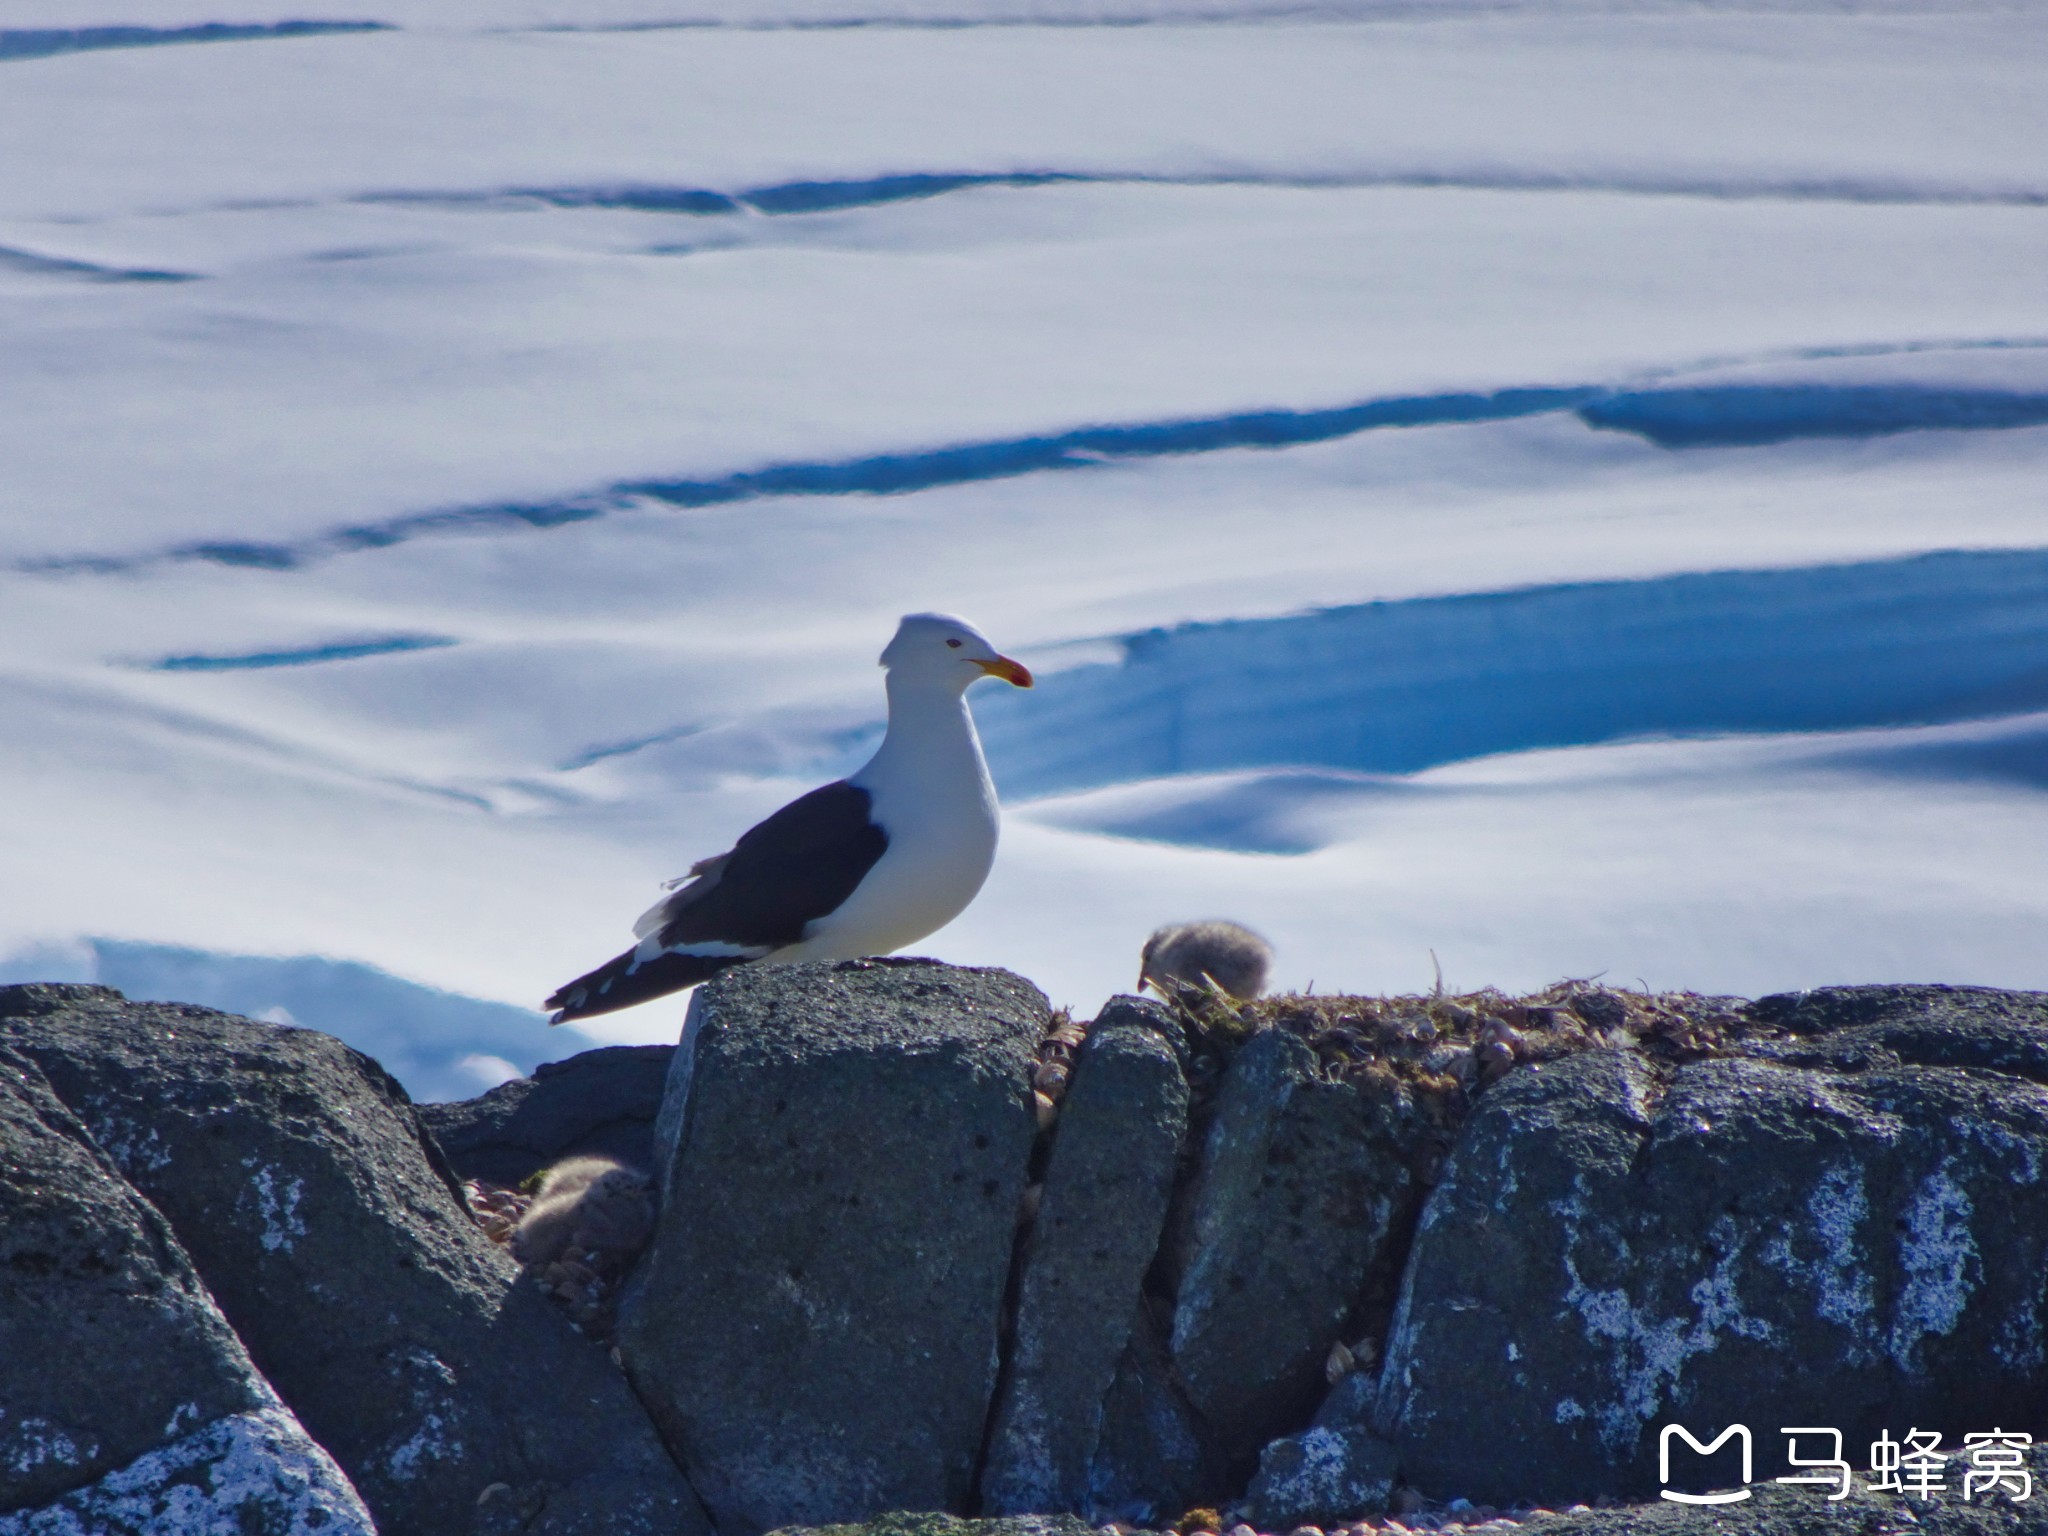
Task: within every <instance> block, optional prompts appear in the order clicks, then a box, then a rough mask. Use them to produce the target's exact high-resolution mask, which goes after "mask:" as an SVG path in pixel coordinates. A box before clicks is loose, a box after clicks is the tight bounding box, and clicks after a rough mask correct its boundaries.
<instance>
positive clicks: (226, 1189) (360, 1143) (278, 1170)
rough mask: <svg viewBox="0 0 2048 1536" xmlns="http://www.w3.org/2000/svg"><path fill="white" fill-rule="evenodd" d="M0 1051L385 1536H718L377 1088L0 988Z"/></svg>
mask: <svg viewBox="0 0 2048 1536" xmlns="http://www.w3.org/2000/svg"><path fill="white" fill-rule="evenodd" d="M0 1045H4V1046H8V1047H11V1048H12V1049H13V1050H15V1051H17V1052H18V1053H20V1054H21V1055H22V1056H23V1057H26V1058H28V1059H30V1060H32V1061H33V1062H34V1063H35V1064H36V1065H37V1066H38V1067H39V1068H40V1069H41V1071H42V1072H43V1074H44V1076H45V1077H46V1078H47V1079H48V1081H49V1083H50V1085H51V1087H52V1089H53V1090H54V1091H55V1093H56V1094H57V1096H58V1097H59V1098H60V1099H61V1100H62V1101H63V1102H64V1103H65V1104H66V1105H67V1106H68V1107H70V1109H71V1110H72V1111H73V1112H74V1113H76V1114H77V1115H78V1117H79V1118H80V1119H81V1120H82V1121H83V1122H84V1123H85V1124H86V1126H87V1127H88V1128H89V1130H90V1133H91V1135H92V1137H93V1139H94V1141H95V1142H96V1143H97V1144H98V1145H99V1146H100V1147H101V1148H103V1149H104V1150H105V1151H106V1153H107V1154H108V1156H109V1157H110V1159H111V1160H112V1162H113V1163H114V1164H115V1166H116V1167H117V1168H118V1169H119V1171H120V1172H121V1174H122V1175H123V1176H124V1177H125V1178H126V1179H127V1181H128V1182H129V1183H130V1184H132V1185H133V1186H134V1187H135V1188H136V1189H137V1190H139V1191H140V1192H141V1193H142V1194H143V1195H144V1196H145V1197H147V1199H148V1200H149V1202H150V1203H151V1205H153V1206H154V1207H155V1208H156V1209H157V1210H158V1211H161V1212H162V1213H163V1215H164V1217H165V1218H166V1219H167V1220H168V1221H169V1224H170V1227H171V1229H172V1230H173V1231H174V1232H175V1234H176V1236H177V1239H178V1242H179V1244H180V1245H181V1246H182V1247H183V1249H184V1250H185V1252H187V1253H189V1254H190V1255H191V1258H192V1261H193V1263H194V1265H195V1266H196V1268H197V1269H198V1272H199V1274H200V1276H201V1277H202V1278H203V1280H204V1281H205V1283H206V1286H207V1289H208V1290H209V1291H210V1292H211V1294H212V1295H213V1296H214V1297H215V1299H216V1300H217V1301H218V1302H219V1304H220V1309H221V1312H222V1313H223V1314H224V1315H225V1317H226V1319H227V1322H228V1323H229V1324H230V1325H231V1326H232V1327H233V1329H234V1331H235V1333H236V1334H237V1335H238V1336H239V1337H240V1339H241V1340H242V1342H243V1344H244V1345H246V1346H247V1348H248V1351H249V1354H250V1355H251V1356H252V1357H253V1358H254V1360H255V1362H256V1364H257V1366H258V1367H259V1368H260V1369H261V1370H262V1372H263V1374H264V1376H265V1377H266V1378H268V1380H269V1381H270V1383H271V1384H272V1385H273V1386H274V1387H275V1388H276V1389H277V1392H278V1393H279V1395H281V1396H282V1397H283V1399H284V1400H285V1402H286V1403H287V1404H288V1405H289V1406H290V1407H291V1409H292V1411H293V1412H294V1413H295V1414H296V1415H297V1417H298V1419H299V1421H300V1422H301V1423H303V1424H304V1425H305V1427H306V1429H307V1430H308V1431H309V1432H310V1433H311V1434H312V1435H313V1436H314V1438H315V1439H316V1440H317V1441H318V1442H319V1443H320V1444H321V1445H322V1446H323V1447H325V1448H326V1450H327V1451H328V1452H329V1453H330V1454H331V1455H332V1456H333V1457H334V1459H335V1460H336V1461H337V1462H338V1463H339V1464H340V1465H341V1466H342V1467H343V1469H344V1470H345V1471H346V1472H347V1473H348V1476H349V1479H350V1480H351V1481H352V1482H353V1483H354V1485H355V1487H356V1488H357V1490H358V1491H359V1492H360V1493H361V1494H362V1497H363V1500H364V1502H365V1503H366V1504H367V1505H368V1506H369V1508H370V1510H371V1513H372V1514H373V1515H374V1516H375V1518H376V1521H377V1524H378V1527H379V1529H380V1530H382V1531H383V1532H384V1536H409V1533H415V1532H417V1533H420V1536H452V1533H459V1532H476V1533H478V1536H482V1533H486V1532H491V1533H495V1532H497V1531H499V1530H501V1529H506V1528H508V1527H509V1528H514V1529H519V1530H522V1531H526V1532H532V1533H535V1536H539V1533H544V1532H557V1533H562V1536H567V1533H569V1532H572V1531H581V1530H584V1529H589V1528H592V1525H593V1522H598V1521H601V1522H602V1524H603V1528H604V1529H606V1530H608V1531H612V1532H616V1533H619V1536H627V1533H632V1532H648V1533H653V1532H661V1533H663V1536H673V1533H688V1532H690V1531H693V1530H694V1531H702V1530H703V1524H702V1521H703V1516H702V1513H701V1511H700V1510H699V1509H698V1507H697V1505H696V1502H695V1500H694V1498H693V1497H692V1496H691V1493H690V1490H689V1488H688V1486H687V1484H686V1483H685V1482H684V1480H683V1478H682V1477H681V1475H680V1474H679V1473H678V1472H677V1470H676V1468H675V1465H674V1464H673V1462H672V1461H671V1460H670V1459H669V1457H668V1456H667V1454H666V1452H665V1451H664V1450H663V1448H662V1446H661V1443H660V1441H659V1439H658V1438H657V1437H656V1435H655V1434H654V1431H653V1427H652V1425H650V1424H649V1422H648V1420H647V1417H646V1415H645V1414H644V1413H643V1412H642V1410H641V1409H640V1407H639V1405H638V1404H637V1403H636V1402H635V1401H634V1400H633V1396H632V1394H631V1392H630V1391H629V1390H628V1389H627V1386H626V1383H625V1381H624V1379H623V1378H622V1376H621V1375H620V1374H619V1372H618V1371H617V1369H616V1368H615V1367H614V1366H613V1365H612V1363H611V1362H610V1361H609V1360H608V1359H607V1358H606V1357H605V1355H604V1353H603V1352H602V1351H601V1350H600V1349H599V1348H598V1347H596V1346H595V1345H593V1344H591V1343H589V1342H588V1341H586V1340H584V1339H582V1338H580V1337H578V1336H577V1334H576V1333H575V1332H574V1330H573V1329H572V1328H571V1327H570V1326H569V1324H568V1322H567V1321H566V1320H565V1319H564V1318H563V1317H562V1316H561V1315H560V1313H559V1312H557V1311H556V1310H555V1309H554V1308H553V1307H552V1306H551V1305H550V1304H549V1302H548V1301H547V1299H546V1298H545V1297H543V1296H542V1295H541V1294H540V1293H539V1291H538V1290H537V1289H535V1288H534V1287H532V1286H530V1285H526V1284H522V1283H520V1282H519V1279H518V1270H517V1267H516V1266H515V1265H514V1264H513V1263H512V1261H511V1260H510V1259H509V1258H508V1257H507V1256H505V1255H504V1254H503V1253H502V1252H501V1251H500V1250H499V1249H498V1248H497V1247H496V1246H495V1245H493V1244H492V1243H491V1242H490V1241H489V1240H488V1239H487V1238H485V1236H484V1235H483V1233H482V1232H480V1231H479V1230H478V1228H477V1226H476V1223H475V1222H474V1220H473V1219H472V1218H471V1217H470V1215H469V1213H468V1211H467V1210H466V1209H465V1207H464V1205H463V1202H462V1200H461V1196H460V1192H459V1190H458V1188H457V1186H456V1184H455V1181H454V1178H453V1175H452V1173H451V1172H450V1171H449V1169H448V1168H447V1166H446V1164H445V1163H444V1162H442V1161H441V1159H440V1157H439V1154H438V1151H437V1150H436V1149H435V1148H434V1147H433V1145H432V1143H431V1142H430V1141H428V1140H426V1139H425V1138H424V1137H423V1136H422V1134H421V1131H420V1127H419V1124H418V1121H417V1119H416V1118H415V1116H414V1114H413V1109H412V1105H411V1103H410V1101H409V1100H408V1099H407V1098H406V1095H405V1092H404V1090H403V1089H402V1088H400V1087H399V1086H398V1084H397V1083H396V1082H395V1081H394V1080H393V1079H392V1078H391V1077H390V1076H389V1075H388V1074H387V1073H385V1072H384V1071H383V1070H382V1069H381V1068H379V1067H378V1066H377V1065H376V1063H375V1062H373V1061H371V1060H369V1058H367V1057H365V1056H362V1055H360V1054H359V1053H357V1052H355V1051H352V1050H350V1049H349V1048H348V1047H347V1046H345V1045H343V1044H342V1043H341V1042H340V1041H338V1040H336V1039H333V1038H332V1037H331V1036H328V1035H323V1034H320V1033H318V1032H317V1031H314V1030H308V1029H297V1028H284V1027H280V1026H277V1025H273V1024H265V1023H261V1022H258V1021H256V1020H251V1019H243V1018H237V1017H235V1016H233V1015H230V1014H222V1013H216V1012H214V1011H212V1010H210V1009H204V1008H193V1007H186V1006H183V1005H177V1004H156V1003H132V1002H129V1001H128V1000H126V999H124V998H123V997H121V995H120V994H119V993H117V992H113V991H111V990H109V989H106V988H101V987H42V988H0ZM485 1495H488V1497H486V1496H485Z"/></svg>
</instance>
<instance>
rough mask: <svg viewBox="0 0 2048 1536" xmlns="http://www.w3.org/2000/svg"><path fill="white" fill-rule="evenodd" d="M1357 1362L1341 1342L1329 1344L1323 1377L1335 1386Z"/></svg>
mask: <svg viewBox="0 0 2048 1536" xmlns="http://www.w3.org/2000/svg"><path fill="white" fill-rule="evenodd" d="M1357 1363H1358V1361H1357V1357H1356V1356H1354V1355H1353V1354H1352V1353H1351V1351H1350V1350H1348V1349H1346V1348H1345V1347H1344V1346H1343V1344H1342V1343H1337V1344H1332V1345H1331V1346H1330V1357H1329V1359H1327V1360H1325V1361H1324V1362H1323V1379H1324V1380H1325V1381H1327V1382H1329V1383H1330V1385H1331V1386H1335V1385H1336V1384H1337V1383H1338V1382H1340V1381H1342V1380H1343V1379H1344V1378H1345V1377H1346V1376H1349V1375H1350V1374H1351V1370H1352V1367H1353V1366H1355V1365H1356V1364H1357ZM1316 1536H1323V1533H1322V1532H1321V1531H1317V1532H1316Z"/></svg>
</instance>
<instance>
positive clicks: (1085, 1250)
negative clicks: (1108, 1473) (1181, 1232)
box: [981, 998, 1188, 1515]
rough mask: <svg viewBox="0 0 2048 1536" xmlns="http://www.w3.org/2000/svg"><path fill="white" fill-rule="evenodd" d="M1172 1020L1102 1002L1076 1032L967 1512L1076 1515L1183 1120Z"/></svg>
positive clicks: (1184, 1102)
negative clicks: (974, 1495) (1080, 1034)
mask: <svg viewBox="0 0 2048 1536" xmlns="http://www.w3.org/2000/svg"><path fill="white" fill-rule="evenodd" d="M1179 1035H1180V1027H1179V1026H1178V1025H1177V1024H1176V1023H1175V1022H1174V1020H1173V1016H1172V1015H1171V1014H1169V1013H1168V1012H1167V1011H1166V1010H1165V1009H1164V1008H1162V1007H1160V1006H1159V1005H1158V1004H1156V1003H1150V1002H1145V1001H1141V1000H1140V999H1137V998H1116V999H1113V1000H1112V1001H1111V1002H1110V1003H1109V1005H1108V1006H1107V1007H1106V1008H1104V1009H1103V1011H1102V1014H1101V1016H1100V1017H1099V1018H1097V1019H1096V1021H1095V1023H1094V1024H1093V1025H1092V1026H1091V1027H1090V1029H1089V1033H1088V1038H1087V1041H1086V1042H1085V1043H1084V1044H1083V1046H1082V1047H1081V1051H1080V1054H1079V1056H1078V1058H1077V1059H1076V1061H1075V1063H1074V1072H1073V1078H1072V1081H1071V1082H1070V1083H1069V1085H1068V1088H1067V1094H1066V1098H1065V1100H1064V1101H1063V1102H1062V1104H1061V1107H1060V1117H1059V1120H1058V1121H1057V1122H1056V1124H1055V1127H1054V1131H1053V1140H1052V1151H1051V1155H1050V1156H1049V1158H1048V1160H1047V1163H1046V1169H1045V1179H1044V1186H1043V1192H1042V1195H1041V1197H1040V1200H1039V1206H1038V1217H1037V1220H1036V1221H1035V1222H1034V1223H1033V1225H1032V1228H1031V1233H1030V1238H1029V1246H1028V1250H1027V1252H1026V1254H1025V1256H1024V1263H1023V1279H1022V1282H1021V1284H1020V1286H1019V1288H1018V1303H1017V1324H1016V1329H1015V1333H1014V1343H1013V1345H1012V1350H1011V1357H1010V1364H1009V1369H1008V1371H1007V1372H1006V1373H1005V1379H1004V1382H1003V1390H1002V1395H1001V1398H1000V1401H999V1403H998V1405H997V1410H996V1418H995V1429H994V1432H993V1434H992V1435H991V1437H990V1441H989V1451H988V1458H987V1464H986V1467H985V1469H984V1471H983V1474H982V1484H981V1507H982V1509H983V1511H984V1512H985V1513H988V1514H996V1515H1003V1514H1033V1513H1036V1514H1044V1513H1049V1512H1053V1511H1065V1512H1081V1511H1085V1510H1086V1509H1087V1508H1088V1505H1089V1471H1090V1468H1091V1466H1092V1464H1093V1462H1094V1459H1095V1449H1096V1444H1097V1442H1098V1440H1099V1438H1100V1435H1101V1429H1102V1413H1103V1402H1104V1399H1105V1398H1106V1396H1107V1395H1108V1393H1109V1389H1110V1386H1111V1384H1112V1383H1113V1382H1114V1380H1115V1378H1116V1370H1117V1362H1118V1360H1119V1359H1120V1358H1121V1356H1122V1355H1123V1352H1124V1348H1125V1346H1126V1344H1127V1343H1128V1342H1129V1339H1130V1324H1129V1319H1130V1317H1131V1315H1132V1313H1133V1312H1134V1311H1135V1310H1136V1308H1137V1305H1138V1298H1139V1294H1140V1291H1141V1288H1142V1286H1143V1284H1144V1280H1145V1271H1146V1269H1147V1268H1148V1267H1149V1266H1150V1264H1151V1262H1152V1257H1153V1254H1154V1252H1155V1250H1156V1249H1157V1247H1158V1244H1159V1234H1160V1230H1161V1228H1162V1227H1163V1226H1164V1224H1165V1221H1166V1208H1167V1202H1168V1201H1169V1200H1170V1199H1171V1197H1172V1194H1173V1178H1174V1170H1175V1167H1176V1164H1177V1161H1178V1158H1179V1154H1180V1143H1181V1136H1182V1134H1183V1132H1184V1131H1185V1130H1186V1129H1187V1111H1188V1089H1187V1080H1186V1078H1185V1077H1184V1076H1183V1075H1182V1072H1181V1064H1180V1058H1179V1049H1180V1047H1179V1043H1178V1042H1179Z"/></svg>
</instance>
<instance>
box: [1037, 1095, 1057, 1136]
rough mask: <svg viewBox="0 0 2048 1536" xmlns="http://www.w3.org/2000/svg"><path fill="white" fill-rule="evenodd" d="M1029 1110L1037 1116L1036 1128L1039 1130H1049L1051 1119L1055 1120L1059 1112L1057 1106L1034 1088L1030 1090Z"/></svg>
mask: <svg viewBox="0 0 2048 1536" xmlns="http://www.w3.org/2000/svg"><path fill="white" fill-rule="evenodd" d="M1031 1111H1032V1113H1033V1114H1035V1115H1036V1116H1037V1117H1038V1128H1039V1129H1040V1130H1041V1131H1049V1130H1051V1129H1052V1123H1053V1121H1055V1120H1057V1119H1058V1118H1059V1114H1060V1110H1059V1106H1058V1105H1057V1104H1055V1103H1053V1101H1052V1100H1051V1099H1049V1098H1047V1097H1046V1096H1045V1095H1044V1094H1043V1093H1040V1092H1038V1091H1037V1090H1036V1089H1034V1090H1032V1094H1031Z"/></svg>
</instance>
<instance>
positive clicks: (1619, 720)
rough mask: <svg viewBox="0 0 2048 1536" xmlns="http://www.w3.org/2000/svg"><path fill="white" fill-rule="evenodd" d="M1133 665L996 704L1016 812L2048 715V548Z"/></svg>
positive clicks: (1539, 597)
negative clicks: (1218, 787) (1634, 748)
mask: <svg viewBox="0 0 2048 1536" xmlns="http://www.w3.org/2000/svg"><path fill="white" fill-rule="evenodd" d="M1125 651H1126V654H1125V658H1124V660H1123V661H1122V662H1121V663H1120V664H1110V665H1100V666H1089V667H1080V668H1076V669H1074V670H1073V671H1070V672H1063V673H1058V674H1055V675H1053V676H1050V677H1047V678H1046V679H1045V680H1044V681H1043V683H1042V684H1041V685H1040V687H1039V688H1038V689H1037V690H1035V691H1034V692H1032V693H1028V694H1027V693H1011V692H1008V691H1004V692H990V693H988V694H986V695H984V696H979V697H977V699H976V701H975V714H976V717H977V719H978V720H979V721H980V724H981V730H982V737H983V740H984V741H985V742H986V743H987V747H988V753H989V760H990V764H991V767H992V769H993V771H994V773H995V776H996V781H997V783H999V784H1000V785H1001V786H1002V788H1003V791H1004V793H1005V794H1006V795H1010V796H1015V797H1018V798H1028V797H1032V796H1039V795H1048V794H1056V793H1061V792H1064V791H1071V790H1080V789H1088V788H1095V787H1100V786H1104V785H1110V784H1118V783H1126V782H1130V781H1133V780H1141V779H1153V778H1159V777H1163V776H1165V775H1169V774H1193V773H1220V772H1229V771H1234V770H1241V769H1251V768H1267V767H1283V766H1284V767H1291V768H1312V769H1313V768H1320V769H1333V770H1340V771H1344V770H1348V771H1352V772H1362V773H1378V774H1405V773H1412V772H1415V771H1418V770H1420V769H1425V768H1430V767H1434V766H1436V765H1438V764H1442V763H1450V762H1456V761H1459V760H1461V759H1466V758H1474V757H1481V756H1486V755H1489V754H1492V753H1501V752H1519V751H1526V750H1529V749H1532V748H1543V747H1569V746H1581V745H1587V744H1591V743H1597V742H1607V741H1617V740H1622V739H1626V738H1631V737H1646V736H1683V735H1708V734H1721V733H1738V732H1743V733H1750V732H1754V733H1762V732H1793V731H1826V730H1843V729H1852V728H1858V727H1869V726H1901V725H1921V724H1934V723H1940V722H1948V721H1958V720H1968V719H1975V718H1980V717H1985V716H1997V715H2011V714H2021V713H2025V712H2028V711H2034V710H2042V709H2048V549H2040V550H2010V551H1985V552H1956V553H1941V554H1931V555H1921V556H1915V557H1913V558H1909V559H1900V560H1884V561H1873V562H1869V563H1865V564H1857V565H1832V566H1814V567H1805V568H1800V569H1795V570H1774V571H1717V572H1706V573H1699V574H1688V575H1679V576H1666V577H1659V578H1655V579H1652V580H1646V581H1612V582H1587V583H1576V584H1571V585H1560V586H1546V587H1531V588H1526V589H1522V590H1518V591H1508V592H1487V593H1475V594H1468V595H1460V596H1455V597H1433V598H1419V599H1413V600H1408V601H1401V602H1385V603H1368V604H1363V605H1360V606H1357V607H1346V608H1333V609H1328V610H1325V611H1323V612H1319V613H1310V614H1302V615H1298V616H1294V617H1288V618H1276V619H1261V620H1241V621H1232V622H1226V623H1216V624H1194V625H1188V626H1185V627H1182V628H1177V629H1167V630H1153V631H1148V632H1146V633H1143V634H1138V635H1133V636H1131V637H1129V638H1128V639H1127V640H1126V641H1125ZM1986 750H1987V751H1988V750H1992V749H1986ZM2010 751H2012V752H2014V753H2019V754H2022V755H2024V754H2025V752H2026V749H2025V748H2024V747H2014V748H2012V749H2010ZM1930 766H1932V765H1930ZM2001 766H2005V767H2006V772H2007V774H2008V775H2010V774H2011V773H2012V772H2013V770H2014V769H2018V770H2019V771H2021V772H2024V771H2025V768H2024V767H2023V765H2022V763H2021V762H2020V761H2017V760H2015V761H2014V762H2013V763H2012V764H2010V765H2003V764H2001ZM1312 787H1313V786H1305V788H1312Z"/></svg>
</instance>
